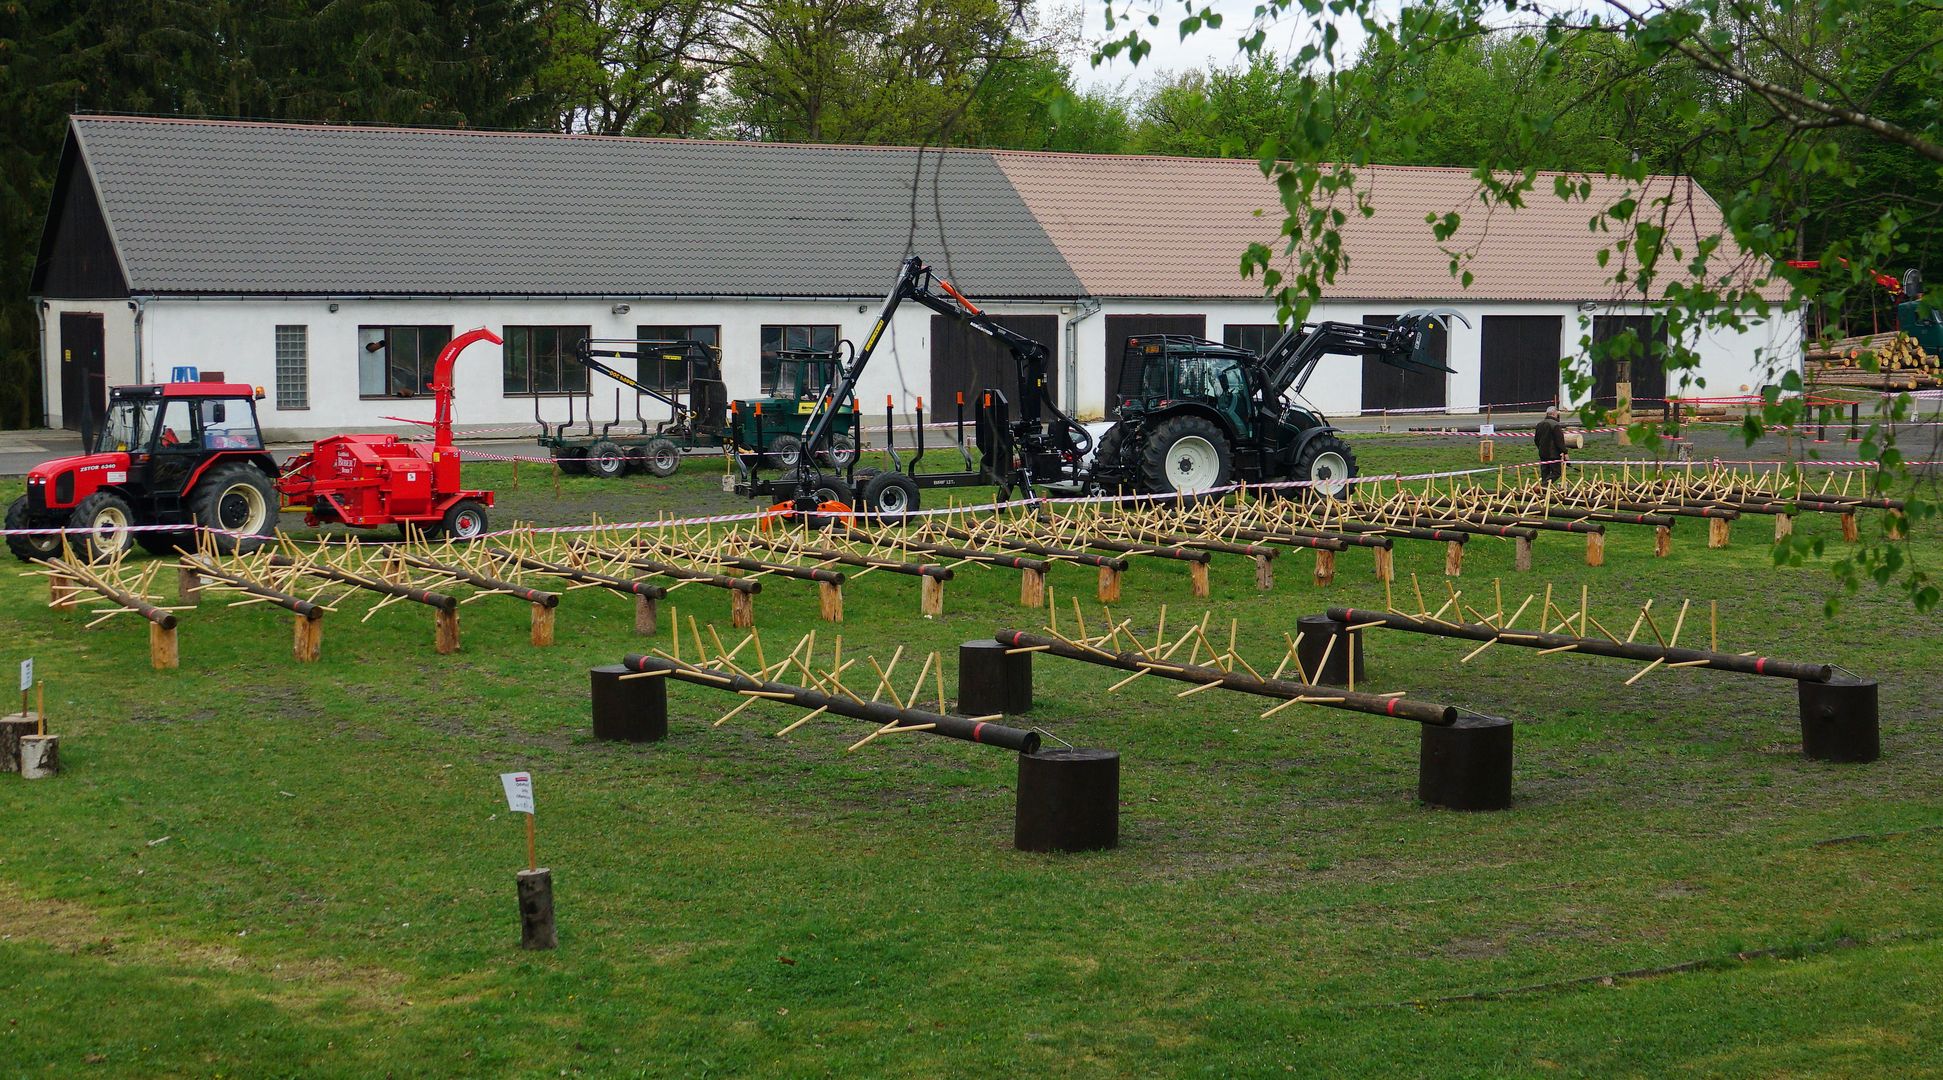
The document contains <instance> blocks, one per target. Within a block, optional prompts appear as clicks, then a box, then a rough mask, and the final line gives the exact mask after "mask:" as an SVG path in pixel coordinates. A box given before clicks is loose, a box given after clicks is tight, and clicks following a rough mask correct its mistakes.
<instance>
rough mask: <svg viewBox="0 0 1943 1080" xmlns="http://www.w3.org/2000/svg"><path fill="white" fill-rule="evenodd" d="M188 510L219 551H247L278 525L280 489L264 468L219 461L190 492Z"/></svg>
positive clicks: (261, 541) (238, 552)
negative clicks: (265, 474) (271, 484)
mask: <svg viewBox="0 0 1943 1080" xmlns="http://www.w3.org/2000/svg"><path fill="white" fill-rule="evenodd" d="M189 512H190V513H191V514H192V515H194V517H195V519H196V524H197V525H198V526H201V527H202V528H204V529H207V530H209V540H210V542H211V543H212V544H214V545H215V547H216V551H217V553H218V554H222V555H247V554H249V553H250V552H252V551H255V550H256V549H257V548H260V547H262V546H263V544H264V542H265V541H266V540H267V539H268V537H269V535H270V533H272V532H273V531H275V529H276V526H277V492H276V489H275V488H273V487H271V486H270V478H269V477H267V476H264V475H263V471H262V470H261V469H257V468H253V467H251V466H248V465H218V466H217V467H215V468H213V469H211V470H209V473H208V475H206V476H204V477H203V478H202V482H201V483H199V484H197V485H196V489H195V491H193V492H191V493H190V495H189Z"/></svg>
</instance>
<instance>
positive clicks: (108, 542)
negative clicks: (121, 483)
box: [67, 491, 135, 562]
mask: <svg viewBox="0 0 1943 1080" xmlns="http://www.w3.org/2000/svg"><path fill="white" fill-rule="evenodd" d="M67 524H68V528H70V529H85V530H87V531H85V532H81V533H70V534H68V543H69V544H71V545H73V547H74V553H75V554H76V555H78V556H80V557H81V558H83V559H86V560H87V561H89V562H99V561H101V560H103V559H110V558H113V557H114V556H116V555H119V554H121V553H122V552H124V551H127V550H128V549H129V547H131V546H132V545H133V544H134V542H135V540H134V537H135V534H134V533H131V532H129V531H128V527H129V526H130V525H133V524H135V510H134V508H133V507H131V506H129V505H128V500H127V499H124V498H122V497H121V496H119V495H117V494H115V493H114V492H112V491H97V492H95V493H94V494H93V495H90V496H88V497H87V498H85V499H82V500H81V503H80V505H78V506H76V507H75V508H74V513H73V514H71V515H69V517H68V519H67Z"/></svg>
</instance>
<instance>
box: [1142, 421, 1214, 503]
mask: <svg viewBox="0 0 1943 1080" xmlns="http://www.w3.org/2000/svg"><path fill="white" fill-rule="evenodd" d="M1233 473H1234V455H1233V454H1232V452H1230V451H1229V449H1228V436H1227V435H1225V434H1223V433H1222V431H1221V429H1220V428H1219V427H1218V426H1216V425H1215V423H1214V422H1213V421H1211V420H1208V419H1206V418H1204V417H1199V416H1176V417H1174V418H1173V419H1172V420H1168V421H1165V422H1163V423H1162V424H1161V425H1160V426H1159V427H1156V428H1155V429H1154V431H1153V434H1152V435H1150V436H1148V438H1147V443H1146V445H1145V446H1143V447H1141V450H1140V479H1141V481H1142V482H1143V483H1144V484H1145V486H1146V489H1147V490H1148V491H1150V492H1152V493H1154V494H1156V495H1199V494H1201V493H1202V492H1205V491H1211V490H1213V489H1215V488H1220V487H1226V486H1227V484H1228V480H1229V478H1230V477H1231V476H1232V475H1233Z"/></svg>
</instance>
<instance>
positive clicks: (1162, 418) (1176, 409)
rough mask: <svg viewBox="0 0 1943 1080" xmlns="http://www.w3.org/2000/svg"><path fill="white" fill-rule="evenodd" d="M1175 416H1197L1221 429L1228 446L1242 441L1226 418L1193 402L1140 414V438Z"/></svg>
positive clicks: (1184, 402)
mask: <svg viewBox="0 0 1943 1080" xmlns="http://www.w3.org/2000/svg"><path fill="white" fill-rule="evenodd" d="M1176 416H1198V417H1200V418H1201V419H1203V420H1206V421H1208V422H1209V423H1211V424H1213V425H1214V426H1215V427H1218V428H1220V429H1221V433H1222V434H1223V435H1226V436H1227V437H1228V442H1229V444H1230V445H1234V444H1237V443H1240V442H1242V441H1243V439H1242V437H1241V435H1240V433H1239V432H1237V431H1235V426H1234V425H1233V424H1231V423H1229V422H1228V418H1227V417H1225V416H1222V415H1221V414H1220V413H1218V412H1216V411H1214V410H1213V409H1211V408H1209V407H1208V406H1206V405H1203V404H1201V403H1200V402H1195V401H1183V402H1180V403H1178V404H1174V405H1169V406H1167V407H1165V408H1161V409H1155V410H1153V411H1151V412H1147V413H1144V414H1142V415H1141V418H1140V419H1141V423H1142V424H1144V425H1145V430H1143V431H1142V433H1141V438H1142V439H1143V440H1144V439H1145V438H1146V432H1148V431H1152V430H1153V429H1155V428H1157V427H1159V426H1160V425H1162V424H1164V423H1166V422H1167V421H1169V420H1172V419H1173V418H1174V417H1176Z"/></svg>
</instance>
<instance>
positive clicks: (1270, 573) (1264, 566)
mask: <svg viewBox="0 0 1943 1080" xmlns="http://www.w3.org/2000/svg"><path fill="white" fill-rule="evenodd" d="M1255 587H1256V588H1257V589H1260V590H1261V591H1263V592H1268V591H1269V590H1270V589H1273V588H1275V556H1274V553H1273V552H1272V551H1271V552H1270V553H1268V554H1265V555H1257V556H1255Z"/></svg>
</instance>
